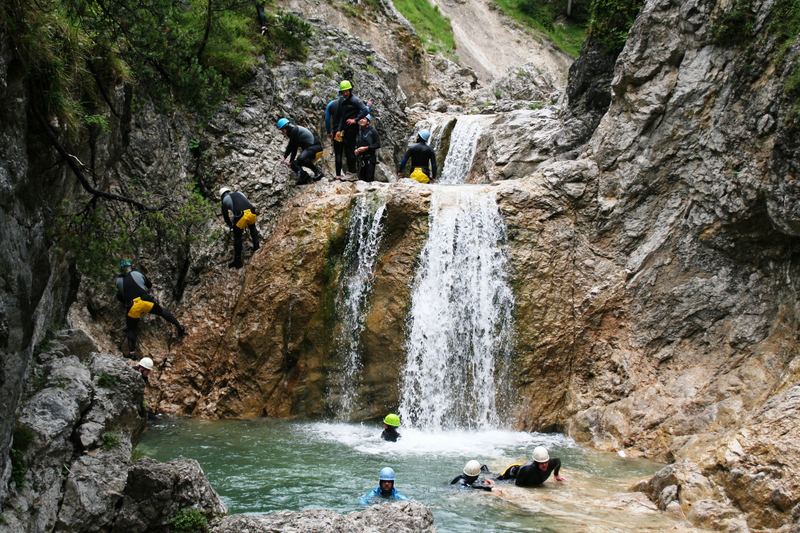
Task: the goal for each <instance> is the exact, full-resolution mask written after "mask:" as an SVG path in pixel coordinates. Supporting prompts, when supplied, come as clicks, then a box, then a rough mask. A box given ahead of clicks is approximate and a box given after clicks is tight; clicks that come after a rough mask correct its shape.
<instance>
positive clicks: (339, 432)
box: [137, 419, 676, 532]
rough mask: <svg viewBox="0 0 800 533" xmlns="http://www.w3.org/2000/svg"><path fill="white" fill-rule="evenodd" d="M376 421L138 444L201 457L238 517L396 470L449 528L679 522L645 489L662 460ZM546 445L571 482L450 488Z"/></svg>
mask: <svg viewBox="0 0 800 533" xmlns="http://www.w3.org/2000/svg"><path fill="white" fill-rule="evenodd" d="M380 431H381V429H380V428H379V427H377V426H374V425H359V424H342V423H311V422H286V421H278V420H269V419H262V420H251V421H213V422H211V421H200V420H191V419H172V420H161V421H158V422H156V423H154V424H152V425H151V426H150V427H149V428H148V430H147V431H146V432H145V434H144V435H143V437H142V440H141V442H140V444H139V446H138V448H137V450H138V451H139V452H141V453H143V454H144V455H147V456H149V457H153V458H156V459H159V460H162V461H168V460H171V459H174V458H176V457H179V456H184V457H191V458H194V459H197V461H199V462H200V464H201V465H202V467H203V470H204V471H205V473H206V475H207V476H208V478H209V480H210V481H211V484H212V485H213V486H214V488H215V489H216V491H217V492H218V493H219V494H220V496H221V497H222V499H223V500H224V501H225V503H226V504H227V506H228V509H229V511H230V512H231V513H267V512H270V511H278V510H303V509H312V508H328V509H333V510H336V511H339V512H350V511H354V510H359V509H361V508H362V507H361V506H360V505H359V501H358V500H359V497H360V496H361V495H362V494H363V493H365V492H367V491H368V490H370V489H371V488H373V487H374V486H375V485H376V484H377V476H378V471H379V470H380V469H381V468H382V467H384V466H391V467H392V468H394V469H395V470H396V472H397V482H396V487H397V489H398V490H400V491H401V492H403V493H405V494H406V495H407V496H408V497H410V498H413V499H415V500H419V501H421V502H423V503H425V504H427V505H428V506H429V507H431V509H432V510H433V513H434V516H435V521H436V522H435V523H436V527H437V529H438V530H439V531H459V532H464V531H589V530H591V531H643V530H649V531H662V530H664V529H667V528H673V527H675V525H676V523H675V522H673V521H671V520H669V519H668V518H667V517H665V516H664V515H663V514H662V513H658V512H655V511H653V510H652V509H651V508H649V507H648V504H646V502H643V500H642V499H641V498H638V499H637V497H636V495H635V494H631V493H627V490H628V488H629V487H630V486H631V485H632V484H633V483H634V482H635V481H637V480H639V479H642V478H645V477H649V476H651V475H652V474H653V473H654V472H655V471H656V470H657V469H658V468H659V467H660V465H658V464H655V463H651V462H647V461H642V460H633V459H622V458H620V457H618V456H616V455H614V454H601V453H597V452H593V451H589V450H585V449H583V448H581V447H579V446H577V445H576V444H575V443H574V442H572V441H571V440H570V439H568V438H565V437H563V436H561V435H551V434H537V433H520V432H513V431H501V430H493V431H474V432H470V431H447V432H439V433H428V432H422V431H418V430H411V429H405V430H402V429H401V434H402V435H403V437H402V439H401V440H400V441H399V442H397V443H390V442H384V441H382V440H381V439H380ZM537 445H544V446H547V448H548V449H549V451H550V455H551V457H559V458H561V461H562V465H563V468H562V472H561V474H562V475H563V476H565V477H566V478H567V481H565V482H556V481H555V480H554V479H553V478H552V477H551V478H550V479H549V480H548V481H547V482H546V483H545V485H544V486H543V487H541V488H528V489H523V488H519V487H515V486H513V485H510V484H507V483H504V482H500V483H499V484H498V486H499V488H500V489H501V491H500V493H498V492H497V491H495V493H485V492H484V491H475V490H473V491H459V490H456V489H454V488H453V487H452V486H450V485H449V482H450V480H451V479H452V478H454V477H455V476H457V475H458V474H459V473H460V472H461V469H462V468H463V467H464V464H465V463H466V462H467V461H468V460H470V459H477V460H479V461H480V462H481V463H485V464H487V465H489V467H490V468H491V469H492V471H494V472H497V471H500V470H502V468H503V467H504V466H505V465H507V464H508V463H510V462H512V461H515V460H518V459H525V458H528V457H530V454H531V452H532V450H533V448H534V446H537Z"/></svg>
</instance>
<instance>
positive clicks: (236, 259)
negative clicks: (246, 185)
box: [219, 187, 259, 268]
mask: <svg viewBox="0 0 800 533" xmlns="http://www.w3.org/2000/svg"><path fill="white" fill-rule="evenodd" d="M219 197H220V199H221V200H222V218H224V219H225V224H226V225H227V226H228V229H230V231H232V232H233V261H231V262H230V263H229V264H228V266H229V267H230V268H242V235H243V234H244V230H245V229H249V230H250V238H251V239H252V240H253V253H255V252H256V251H257V250H258V248H259V244H258V239H259V235H258V229H256V219H257V216H256V208H255V207H253V204H251V203H250V200H248V199H247V197H246V196H245V195H244V194H242V193H240V192H239V191H236V192H233V191H231V189H230V187H222V188H221V189H220V190H219ZM229 211H230V213H231V215H232V216H233V219H232V220H231V215H228V212H229Z"/></svg>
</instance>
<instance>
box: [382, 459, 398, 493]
mask: <svg viewBox="0 0 800 533" xmlns="http://www.w3.org/2000/svg"><path fill="white" fill-rule="evenodd" d="M394 477H395V476H394V470H393V469H392V468H391V467H388V466H385V467H383V468H381V471H380V473H379V474H378V484H379V485H380V487H381V492H382V493H384V494H388V493H391V492H392V489H393V488H394Z"/></svg>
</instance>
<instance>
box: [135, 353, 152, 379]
mask: <svg viewBox="0 0 800 533" xmlns="http://www.w3.org/2000/svg"><path fill="white" fill-rule="evenodd" d="M136 369H137V370H138V371H139V372H140V373H141V374H142V375H143V376H144V377H147V376H149V375H150V372H152V371H153V360H152V359H150V358H149V357H142V358H141V359H140V360H139V364H138V365H137V366H136Z"/></svg>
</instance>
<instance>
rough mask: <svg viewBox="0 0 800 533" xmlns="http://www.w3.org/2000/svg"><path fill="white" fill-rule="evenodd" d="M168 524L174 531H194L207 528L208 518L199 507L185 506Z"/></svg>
mask: <svg viewBox="0 0 800 533" xmlns="http://www.w3.org/2000/svg"><path fill="white" fill-rule="evenodd" d="M170 524H171V525H172V528H173V529H174V530H175V531H185V532H196V531H206V530H207V529H208V519H206V515H204V514H203V512H202V511H200V509H195V508H188V507H187V508H186V509H181V511H180V512H179V513H178V514H176V515H175V516H174V517H173V518H172V520H170Z"/></svg>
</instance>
